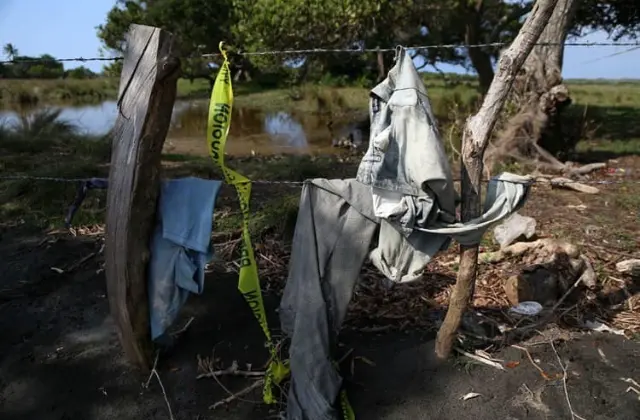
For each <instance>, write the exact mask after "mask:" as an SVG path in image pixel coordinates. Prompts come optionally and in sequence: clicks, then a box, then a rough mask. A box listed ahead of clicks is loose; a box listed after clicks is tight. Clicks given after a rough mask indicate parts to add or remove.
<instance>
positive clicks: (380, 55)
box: [376, 47, 387, 83]
mask: <svg viewBox="0 0 640 420" xmlns="http://www.w3.org/2000/svg"><path fill="white" fill-rule="evenodd" d="M378 48H380V47H378ZM376 58H377V61H378V78H377V79H376V80H377V83H380V82H382V81H383V80H384V79H385V78H386V77H387V71H386V66H385V65H384V54H383V52H382V51H378V53H377V54H376Z"/></svg>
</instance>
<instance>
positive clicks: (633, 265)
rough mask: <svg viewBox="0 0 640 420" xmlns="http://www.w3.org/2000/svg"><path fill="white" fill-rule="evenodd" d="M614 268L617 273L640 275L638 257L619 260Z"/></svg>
mask: <svg viewBox="0 0 640 420" xmlns="http://www.w3.org/2000/svg"><path fill="white" fill-rule="evenodd" d="M616 270H618V272H619V273H623V274H630V275H632V276H640V259H631V260H624V261H620V262H619V263H617V264H616Z"/></svg>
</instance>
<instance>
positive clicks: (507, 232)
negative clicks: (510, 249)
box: [493, 213, 536, 248]
mask: <svg viewBox="0 0 640 420" xmlns="http://www.w3.org/2000/svg"><path fill="white" fill-rule="evenodd" d="M535 233H536V219H534V218H533V217H529V216H521V215H519V214H518V213H513V214H512V215H511V216H509V217H508V218H506V219H505V220H504V222H502V223H501V224H500V225H498V226H496V227H495V228H494V229H493V236H494V238H495V240H496V242H498V244H500V248H505V247H507V246H509V245H511V244H512V243H513V242H515V241H516V240H517V239H518V238H520V237H522V236H524V237H525V238H527V239H531V237H533V235H534V234H535Z"/></svg>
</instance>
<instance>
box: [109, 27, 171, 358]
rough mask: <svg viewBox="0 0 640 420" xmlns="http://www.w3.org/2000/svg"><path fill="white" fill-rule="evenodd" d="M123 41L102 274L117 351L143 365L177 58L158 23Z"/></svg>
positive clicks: (147, 344) (148, 335)
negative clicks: (150, 276) (154, 240)
mask: <svg viewBox="0 0 640 420" xmlns="http://www.w3.org/2000/svg"><path fill="white" fill-rule="evenodd" d="M126 45H127V46H126V51H125V54H124V63H123V69H122V75H121V76H120V91H119V94H118V107H119V115H118V118H117V120H116V124H115V127H114V130H113V134H114V137H113V144H112V151H111V167H110V171H109V189H108V193H107V226H106V231H107V232H106V243H105V273H106V277H107V292H108V295H109V306H110V308H111V316H113V319H114V321H115V324H116V327H117V330H118V337H119V339H120V343H121V344H122V347H123V349H124V353H125V355H126V357H127V359H128V360H129V361H130V362H132V363H133V364H135V365H136V366H138V367H140V368H141V369H143V370H148V369H149V368H150V367H151V360H152V354H151V353H152V347H151V333H150V329H149V303H148V297H147V284H146V283H147V277H146V273H147V263H148V261H149V255H150V253H149V242H150V237H151V233H152V231H153V226H154V223H155V214H156V200H157V197H158V190H159V186H160V185H159V182H160V155H161V152H162V146H163V144H164V140H165V137H166V135H167V131H168V130H169V122H170V120H171V112H172V110H173V104H174V101H175V98H176V86H177V79H178V75H179V72H180V61H179V59H178V58H177V57H175V56H174V55H173V51H174V50H173V48H172V46H173V36H172V35H171V34H170V33H168V32H166V31H164V30H161V29H159V28H153V27H150V26H142V25H131V27H130V29H129V33H128V35H127V43H126Z"/></svg>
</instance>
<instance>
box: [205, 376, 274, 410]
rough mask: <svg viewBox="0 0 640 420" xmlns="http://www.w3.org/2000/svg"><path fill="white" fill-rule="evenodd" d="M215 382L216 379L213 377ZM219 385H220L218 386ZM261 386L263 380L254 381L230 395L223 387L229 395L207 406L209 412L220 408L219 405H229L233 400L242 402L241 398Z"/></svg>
mask: <svg viewBox="0 0 640 420" xmlns="http://www.w3.org/2000/svg"><path fill="white" fill-rule="evenodd" d="M213 378H215V379H216V380H217V377H215V376H214V377H213ZM218 384H220V382H218ZM220 385H221V384H220ZM262 385H264V379H259V380H257V381H255V382H254V383H252V384H251V385H249V386H248V387H246V388H244V389H242V390H240V391H238V392H236V393H235V394H234V393H231V392H230V391H229V390H227V389H226V388H225V387H223V388H224V389H225V390H226V391H227V393H229V394H230V395H229V396H228V397H227V398H225V399H223V400H220V401H217V402H216V403H214V404H212V405H210V406H209V410H215V409H216V408H218V407H220V406H221V405H226V404H229V403H230V402H232V401H234V400H242V397H243V396H245V395H247V394H248V393H249V392H251V391H253V390H254V389H257V388H259V387H261V386H262Z"/></svg>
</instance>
